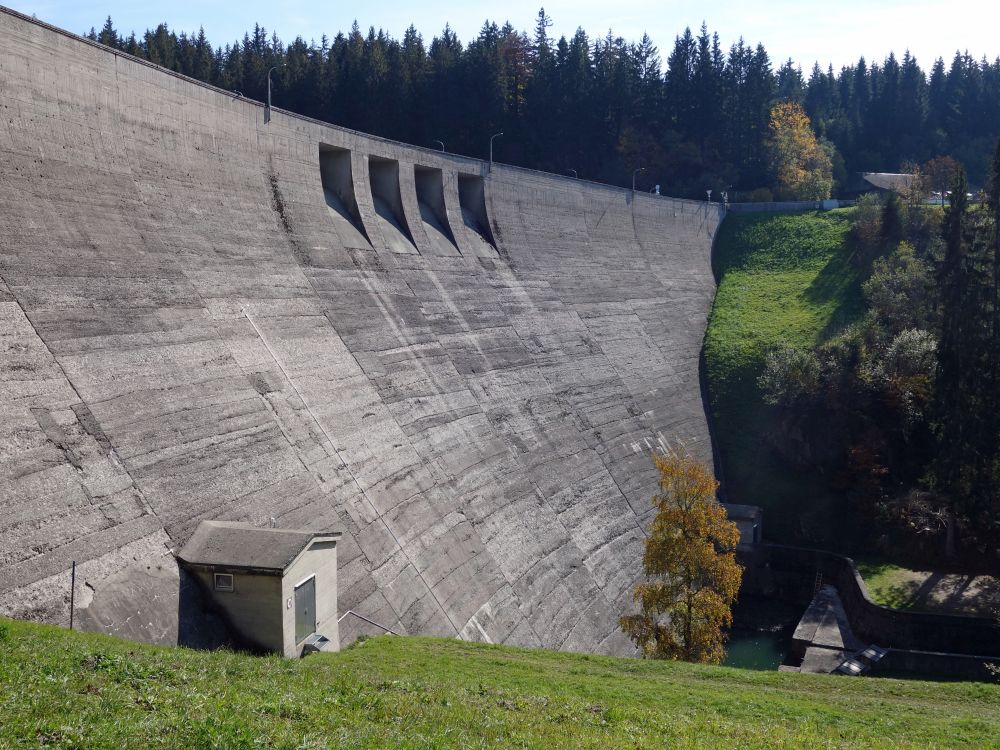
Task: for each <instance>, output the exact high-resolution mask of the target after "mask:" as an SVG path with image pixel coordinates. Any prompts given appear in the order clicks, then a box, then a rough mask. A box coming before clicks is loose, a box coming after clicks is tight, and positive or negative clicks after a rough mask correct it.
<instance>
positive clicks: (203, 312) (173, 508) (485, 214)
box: [0, 9, 721, 653]
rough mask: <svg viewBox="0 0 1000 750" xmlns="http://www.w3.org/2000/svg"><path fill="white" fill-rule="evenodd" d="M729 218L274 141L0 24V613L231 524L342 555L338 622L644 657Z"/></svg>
mask: <svg viewBox="0 0 1000 750" xmlns="http://www.w3.org/2000/svg"><path fill="white" fill-rule="evenodd" d="M488 135H489V134H484V138H485V137H488ZM720 219H721V216H720V209H719V207H718V206H717V205H712V204H706V203H700V202H690V201H681V200H673V199H669V198H662V197H656V196H649V195H644V194H639V195H633V194H632V192H631V191H628V190H622V189H618V188H612V187H609V186H603V185H596V184H592V183H587V182H583V181H579V180H573V179H569V178H562V177H558V176H554V175H547V174H541V173H535V172H531V171H527V170H521V169H516V168H512V167H505V166H502V165H495V166H494V168H493V170H492V171H490V169H489V165H488V164H484V163H483V162H481V161H478V160H474V159H467V158H463V157H458V156H453V155H449V154H443V153H440V152H435V151H430V150H425V149H421V148H415V147H411V146H405V145H402V144H399V143H394V142H390V141H386V140H381V139H378V138H374V137H369V136H365V135H362V134H359V133H356V132H352V131H348V130H344V129H341V128H336V127H332V126H328V125H324V124H322V123H319V122H315V121H311V120H308V119H305V118H302V117H298V116H294V115H292V114H289V113H286V112H282V111H278V110H275V111H274V112H273V114H272V118H271V120H270V122H269V123H265V110H264V108H263V106H262V105H260V104H259V103H256V102H251V101H247V100H246V99H244V98H241V97H238V96H236V95H234V94H233V93H230V92H225V91H221V90H218V89H215V88H212V87H209V86H206V85H203V84H200V83H198V82H195V81H192V80H189V79H186V78H183V77H181V76H178V75H174V74H172V73H170V72H168V71H165V70H162V69H160V68H157V67H155V66H152V65H149V64H146V63H144V62H141V61H138V60H135V59H132V58H129V57H128V56H124V55H121V54H118V53H115V52H113V51H110V50H108V49H106V48H103V47H99V46H97V45H94V44H92V43H89V42H87V41H85V40H82V39H80V38H78V37H75V36H73V35H70V34H66V33H64V32H61V31H59V30H57V29H53V28H51V27H48V26H45V25H43V24H39V23H37V22H34V21H32V20H31V19H27V18H25V17H23V16H19V15H18V14H15V13H13V12H10V11H6V10H2V9H0V613H2V614H7V615H13V616H18V617H27V618H35V619H42V620H48V621H52V622H63V623H64V622H66V620H67V618H68V606H67V603H68V594H69V590H68V589H69V574H68V571H69V567H70V564H71V561H73V560H76V561H78V563H79V572H78V581H80V582H81V585H80V587H79V589H78V604H79V603H81V602H82V604H83V606H86V604H87V600H88V599H91V598H93V597H95V596H97V597H99V596H100V595H101V591H102V587H105V585H106V584H107V583H108V582H109V581H118V582H119V583H120V581H121V579H122V577H123V576H125V577H126V578H127V577H128V575H129V571H133V570H140V571H147V572H148V571H156V570H159V569H160V568H161V567H163V566H166V565H168V563H170V562H172V557H171V555H170V552H171V550H176V549H179V548H180V546H181V545H183V544H184V542H185V541H186V540H187V539H188V537H189V536H190V535H191V533H192V532H193V531H194V529H195V527H196V526H197V524H198V523H199V521H201V520H204V519H221V520H241V521H249V522H252V523H255V524H260V525H268V524H270V523H274V524H276V525H277V526H279V527H283V528H307V529H321V530H327V529H341V530H343V531H344V532H345V537H344V540H343V541H342V543H341V546H340V592H339V598H340V610H341V612H345V611H347V610H348V609H350V610H354V611H356V612H358V613H360V614H363V615H364V616H365V617H368V618H370V619H372V620H374V621H375V622H378V623H381V624H384V625H386V626H388V627H392V628H394V629H396V630H398V631H400V632H405V633H413V634H432V635H443V636H456V635H457V636H459V637H462V638H468V639H477V640H489V641H493V642H506V643H515V644H522V645H528V646H544V647H548V648H557V649H572V650H581V651H599V652H609V653H631V652H632V646H631V644H630V643H629V642H628V641H627V639H625V638H624V636H623V635H622V634H621V633H620V632H619V629H618V625H617V619H618V617H619V615H620V614H621V613H622V611H624V610H625V609H627V608H628V607H629V606H630V605H631V588H632V586H633V584H634V583H635V581H636V580H637V579H638V577H639V575H640V572H641V556H642V542H643V538H644V532H643V528H644V523H645V522H646V521H648V518H649V513H650V503H649V498H650V497H651V496H652V494H653V493H654V492H655V490H656V475H655V473H654V471H653V469H652V463H651V460H650V455H649V454H650V450H651V449H652V448H654V447H655V446H656V445H657V443H663V442H664V441H668V440H669V441H674V440H684V441H686V442H687V444H688V446H689V447H690V448H692V449H693V450H694V451H695V452H696V453H697V454H698V455H700V456H702V457H703V458H706V459H710V457H711V450H710V447H709V444H708V443H709V441H708V434H707V427H706V420H705V414H704V410H703V405H702V400H701V393H700V388H699V377H698V360H699V351H700V348H701V343H702V337H703V333H704V328H705V323H706V317H707V314H708V310H709V305H710V303H711V299H712V295H713V293H714V288H715V286H714V281H713V277H712V273H711V267H710V250H711V244H712V240H713V237H714V234H715V230H716V227H717V225H718V223H719V221H720ZM115 590H117V591H120V590H121V589H120V588H119V589H115ZM140 590H141V587H140V588H139V589H136V591H140ZM136 596H139V594H136ZM154 598H155V597H154ZM168 604H169V603H168ZM128 606H132V605H131V604H129V603H128V602H126V603H125V605H124V607H125V609H127V608H128ZM168 608H169V607H168ZM114 620H115V618H114V617H111V619H110V620H108V621H107V622H105V625H106V627H107V629H109V630H113V631H116V632H122V633H130V634H133V635H138V636H139V637H141V636H142V633H139V632H138V631H136V630H135V628H137V627H139V628H140V630H141V628H143V627H146V628H147V629H148V628H153V629H155V627H156V624H155V623H147V624H143V623H144V622H145V621H143V622H141V623H139V624H138V625H137V624H136V621H137V620H142V618H131V617H129V618H126V617H124V616H123V617H120V618H119V620H121V621H120V622H116V621H114ZM125 620H130V623H129V624H127V625H126V623H125ZM363 632H378V631H377V630H376V629H374V628H372V627H371V626H369V625H367V624H366V623H364V622H363V621H361V620H360V619H358V618H348V619H346V620H344V622H343V623H342V626H341V637H342V639H343V640H344V641H345V642H350V641H351V640H353V639H354V638H355V637H357V636H358V635H359V634H360V633H363ZM146 635H147V636H149V635H150V633H146ZM153 635H154V636H155V634H153Z"/></svg>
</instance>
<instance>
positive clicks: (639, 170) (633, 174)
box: [632, 167, 646, 193]
mask: <svg viewBox="0 0 1000 750" xmlns="http://www.w3.org/2000/svg"><path fill="white" fill-rule="evenodd" d="M645 171H646V168H645V167H639V168H638V169H637V170H635V171H634V172H632V192H633V193H634V192H635V176H636V175H637V174H639V172H645Z"/></svg>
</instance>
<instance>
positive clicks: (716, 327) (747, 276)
mask: <svg viewBox="0 0 1000 750" xmlns="http://www.w3.org/2000/svg"><path fill="white" fill-rule="evenodd" d="M852 211H853V209H841V210H836V211H829V212H816V211H810V212H806V213H798V214H737V213H733V214H730V215H729V216H728V217H727V218H726V220H725V222H723V224H722V227H721V229H720V231H719V236H718V238H717V240H716V247H715V257H714V270H715V276H716V279H717V281H718V282H719V289H718V293H717V294H716V298H715V304H714V306H713V308H712V314H711V318H710V320H709V325H708V333H707V335H706V338H705V363H706V374H707V376H708V385H709V394H710V399H711V409H712V413H713V416H714V420H715V428H716V435H717V438H718V444H719V450H720V453H721V457H722V469H723V474H724V480H725V489H726V492H727V497H728V499H729V501H730V502H735V503H749V504H752V505H760V506H762V507H763V508H764V533H765V536H766V537H767V538H769V539H770V540H772V541H778V542H782V543H788V544H804V545H809V546H819V547H825V548H828V549H835V550H838V551H849V547H848V546H847V545H846V544H845V542H846V541H847V540H848V539H849V536H848V535H847V534H846V533H845V532H846V529H844V528H843V527H842V524H841V519H842V516H843V514H842V513H840V512H839V510H838V506H839V500H838V498H837V497H835V496H834V495H833V494H831V493H830V491H829V490H828V489H827V487H826V483H825V482H824V481H823V479H822V478H819V477H816V476H814V475H810V474H809V473H807V472H796V471H794V470H792V469H790V468H789V467H788V466H787V465H785V464H784V463H782V462H780V461H779V460H777V459H776V458H775V457H774V456H773V455H772V453H771V451H770V450H769V449H768V447H767V445H766V444H765V442H764V440H763V439H762V436H763V435H764V434H766V433H767V432H768V431H769V430H772V429H775V425H774V424H772V421H771V414H770V411H769V410H768V408H767V407H766V406H765V405H764V403H763V401H762V400H761V395H760V391H759V389H758V388H757V377H758V375H759V374H760V372H761V369H762V367H763V361H764V355H765V354H766V353H767V352H768V350H770V349H771V348H773V347H775V346H776V345H778V344H779V343H782V342H784V343H787V344H789V345H792V346H797V347H803V348H805V347H811V346H814V345H815V344H818V343H820V342H822V341H824V340H825V339H826V338H828V337H829V336H831V335H833V334H835V333H836V332H837V331H838V330H839V329H841V328H842V327H843V326H844V325H845V324H847V323H849V322H850V321H852V320H853V319H855V318H856V317H857V316H859V315H860V314H861V312H862V309H863V303H862V296H861V289H860V280H859V278H858V274H857V272H856V271H855V269H854V268H853V267H852V265H851V263H850V260H849V257H848V255H849V251H848V249H847V248H846V239H847V234H848V232H849V230H850V218H851V212H852Z"/></svg>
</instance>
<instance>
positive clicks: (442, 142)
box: [431, 140, 444, 154]
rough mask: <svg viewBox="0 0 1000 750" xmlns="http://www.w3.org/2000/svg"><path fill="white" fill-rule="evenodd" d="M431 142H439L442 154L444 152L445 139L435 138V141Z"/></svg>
mask: <svg viewBox="0 0 1000 750" xmlns="http://www.w3.org/2000/svg"><path fill="white" fill-rule="evenodd" d="M431 143H437V144H439V145H440V146H441V153H442V154H443V153H444V141H438V140H434V141H431Z"/></svg>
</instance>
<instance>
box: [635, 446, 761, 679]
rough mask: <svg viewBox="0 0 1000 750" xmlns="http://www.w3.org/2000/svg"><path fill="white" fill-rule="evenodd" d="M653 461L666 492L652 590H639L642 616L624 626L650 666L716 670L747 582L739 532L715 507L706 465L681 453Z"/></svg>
mask: <svg viewBox="0 0 1000 750" xmlns="http://www.w3.org/2000/svg"><path fill="white" fill-rule="evenodd" d="M653 460H654V461H655V463H656V468H657V469H658V470H659V472H660V492H659V494H657V495H656V496H654V497H653V505H654V506H655V507H656V509H657V511H658V512H657V514H656V517H655V518H654V519H653V523H652V526H651V527H650V533H649V537H648V538H647V539H646V552H645V554H644V555H643V560H642V561H643V567H644V568H645V571H646V582H645V583H640V584H638V585H637V586H636V588H635V593H634V598H635V601H636V603H637V604H638V605H639V614H635V615H629V616H626V617H622V618H621V626H622V629H623V630H624V631H625V633H627V634H628V636H629V637H630V638H631V639H632V640H633V641H634V642H635V644H636V645H637V646H638V647H639V648H640V649H642V653H643V655H644V656H646V657H647V658H653V659H682V660H684V661H694V662H703V663H707V664H718V663H719V662H721V661H722V658H723V656H725V653H726V652H725V648H724V647H723V644H724V642H725V636H724V635H723V633H722V629H723V628H724V627H726V626H728V625H731V624H732V621H733V615H732V610H731V607H732V604H733V602H734V601H735V600H736V593H737V592H738V591H739V588H740V580H741V579H742V577H743V568H742V567H741V566H740V565H739V564H737V562H736V555H735V549H736V545H737V544H738V543H739V537H740V534H739V530H738V529H737V528H736V524H734V523H733V522H732V521H730V520H729V519H728V518H727V517H726V511H725V508H723V507H722V505H720V504H719V503H718V502H716V500H715V490H716V488H717V487H718V482H716V481H715V477H714V476H712V473H711V471H709V469H708V468H707V467H706V466H705V465H704V464H702V463H700V462H698V461H697V460H696V459H694V458H693V457H692V456H691V455H690V454H688V453H686V452H685V453H681V452H678V451H676V450H670V451H668V452H667V453H663V454H656V455H654V456H653Z"/></svg>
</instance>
